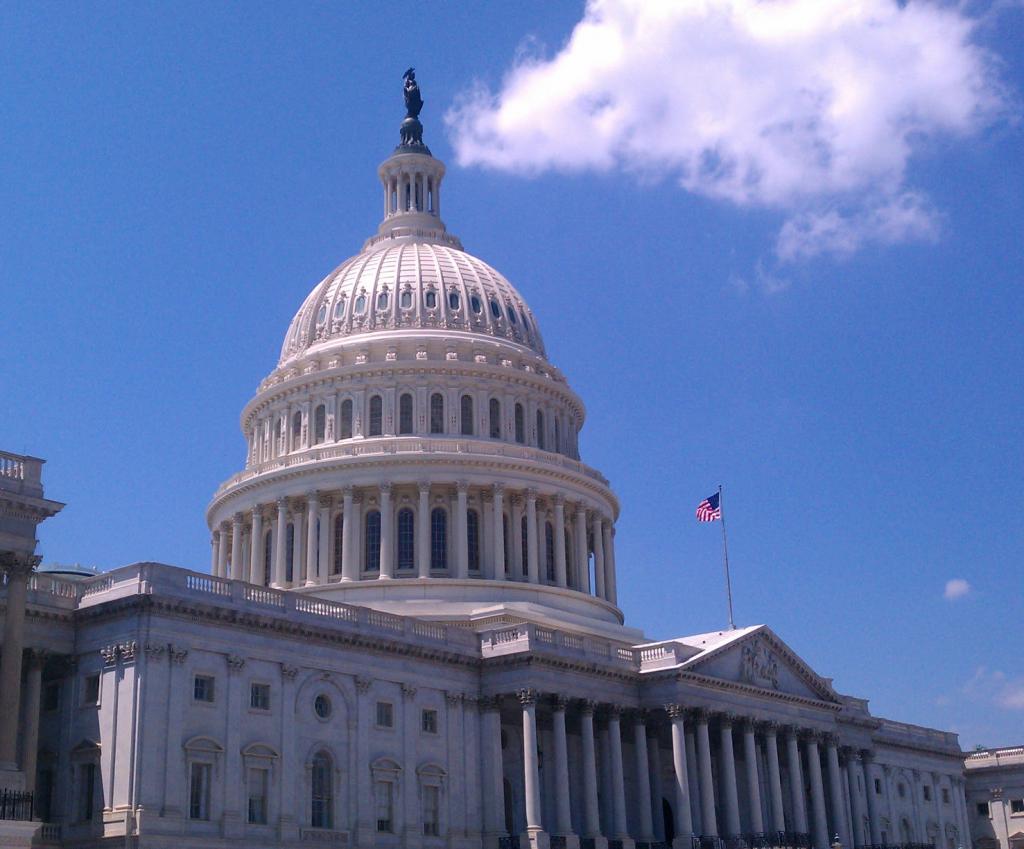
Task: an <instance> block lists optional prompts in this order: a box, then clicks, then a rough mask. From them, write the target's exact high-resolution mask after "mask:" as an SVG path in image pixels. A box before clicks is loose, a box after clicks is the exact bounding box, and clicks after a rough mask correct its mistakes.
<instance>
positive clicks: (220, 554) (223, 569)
mask: <svg viewBox="0 0 1024 849" xmlns="http://www.w3.org/2000/svg"><path fill="white" fill-rule="evenodd" d="M228 527H229V525H228V523H227V522H221V523H220V533H219V534H218V535H217V572H216V573H215V574H216V575H217V577H218V578H226V577H227V576H228Z"/></svg>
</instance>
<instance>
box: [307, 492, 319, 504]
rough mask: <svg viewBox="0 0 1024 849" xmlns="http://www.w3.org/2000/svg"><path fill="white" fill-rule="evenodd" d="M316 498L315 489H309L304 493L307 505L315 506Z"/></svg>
mask: <svg viewBox="0 0 1024 849" xmlns="http://www.w3.org/2000/svg"><path fill="white" fill-rule="evenodd" d="M316 497H317V492H316V490H315V489H311V490H310V491H309V492H307V493H306V503H307V504H314V505H315V504H316Z"/></svg>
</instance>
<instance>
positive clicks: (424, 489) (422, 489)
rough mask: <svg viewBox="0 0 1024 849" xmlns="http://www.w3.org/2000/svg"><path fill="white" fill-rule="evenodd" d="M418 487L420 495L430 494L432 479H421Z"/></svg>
mask: <svg viewBox="0 0 1024 849" xmlns="http://www.w3.org/2000/svg"><path fill="white" fill-rule="evenodd" d="M416 489H418V490H419V493H420V495H430V481H419V482H418V483H417V484H416Z"/></svg>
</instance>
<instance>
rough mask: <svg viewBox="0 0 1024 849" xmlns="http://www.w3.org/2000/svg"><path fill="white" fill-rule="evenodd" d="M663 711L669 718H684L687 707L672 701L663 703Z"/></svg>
mask: <svg viewBox="0 0 1024 849" xmlns="http://www.w3.org/2000/svg"><path fill="white" fill-rule="evenodd" d="M665 713H667V714H668V718H669V719H685V718H686V714H687V709H686V707H685V705H681V704H677V703H672V704H667V705H665Z"/></svg>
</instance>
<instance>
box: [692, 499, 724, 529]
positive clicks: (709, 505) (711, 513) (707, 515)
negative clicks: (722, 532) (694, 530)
mask: <svg viewBox="0 0 1024 849" xmlns="http://www.w3.org/2000/svg"><path fill="white" fill-rule="evenodd" d="M721 518H722V507H721V504H720V502H719V496H718V493H717V492H716V493H715V494H714V495H709V496H708V497H707V498H705V499H704V500H703V501H702V502H701V503H700V504H698V505H697V521H698V522H713V521H715V519H721Z"/></svg>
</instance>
